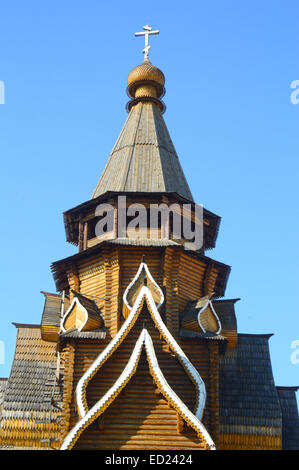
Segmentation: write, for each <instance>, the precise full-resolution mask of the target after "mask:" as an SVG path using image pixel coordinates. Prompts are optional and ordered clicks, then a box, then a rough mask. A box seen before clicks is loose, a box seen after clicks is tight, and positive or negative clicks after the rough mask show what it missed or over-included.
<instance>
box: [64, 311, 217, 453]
mask: <svg viewBox="0 0 299 470" xmlns="http://www.w3.org/2000/svg"><path fill="white" fill-rule="evenodd" d="M145 324H146V328H147V329H148V331H149V333H150V335H151V337H152V339H153V343H154V347H155V351H156V354H157V359H158V362H159V364H160V367H161V370H162V371H163V373H164V375H165V378H166V380H167V381H168V383H169V384H170V386H171V387H172V388H173V390H174V391H175V393H176V394H177V395H178V396H179V397H180V398H181V399H182V400H183V402H184V403H185V404H186V405H187V406H188V407H189V408H190V409H191V410H192V409H193V408H194V405H195V398H196V397H195V389H194V385H193V384H192V382H191V381H190V379H189V377H188V376H187V375H186V373H185V371H184V369H183V368H182V367H181V365H180V363H179V362H178V360H177V359H176V358H175V357H174V356H173V354H172V353H170V352H169V348H168V345H167V344H166V343H165V342H164V341H161V338H160V333H159V332H158V330H157V329H156V327H155V326H154V323H153V320H152V318H151V317H150V314H149V313H148V311H147V309H146V308H144V309H143V311H142V312H141V314H140V316H139V318H138V320H137V322H136V324H135V325H134V327H133V329H132V330H131V331H130V333H129V335H128V336H127V337H126V338H125V340H124V341H123V342H122V344H121V345H120V346H119V348H118V349H117V351H116V352H115V353H114V354H113V355H112V356H111V357H110V358H109V359H108V360H107V362H106V363H105V364H104V365H103V366H102V368H101V369H100V370H99V371H98V373H97V374H96V375H95V377H93V379H92V380H91V381H90V383H89V385H88V388H87V401H88V406H89V408H90V407H92V406H93V405H94V404H95V403H96V402H97V401H98V400H99V399H100V398H101V397H102V396H103V394H104V393H105V392H106V391H107V390H109V388H110V387H111V386H112V385H113V383H114V382H115V380H116V379H117V378H118V377H119V375H120V374H121V372H122V371H123V369H124V367H125V365H126V364H127V362H128V360H129V358H130V355H131V352H132V349H133V347H134V345H135V342H136V340H137V338H138V336H139V334H140V331H141V330H142V328H143V327H144V325H145ZM107 343H108V339H106V340H103V341H101V342H97V343H95V342H92V341H88V342H87V341H85V342H80V343H79V342H78V343H76V353H75V362H74V377H73V380H74V383H73V390H74V389H75V385H76V383H77V382H78V380H79V379H80V378H81V377H82V375H83V373H84V372H85V371H86V370H87V368H88V367H89V366H90V365H91V364H92V362H93V361H94V360H95V358H96V357H97V355H98V354H99V352H100V351H101V350H103V349H104V347H105V346H106V345H107ZM200 346H201V348H199V349H201V354H199V355H198V358H197V363H198V364H199V365H200V367H201V369H204V375H205V377H206V380H207V381H208V378H209V362H210V361H209V357H208V356H209V351H208V347H207V342H203V343H202V344H200ZM190 349H192V348H190ZM193 349H194V346H193ZM189 359H191V358H190V357H189ZM191 362H193V361H192V359H191ZM200 373H201V371H200ZM208 393H209V392H208ZM71 410H72V412H71V422H70V427H72V426H74V424H75V423H76V421H77V416H76V410H75V397H74V394H73V398H72V404H71ZM207 416H208V417H209V415H208V414H207ZM207 421H208V420H207V419H206V418H205V422H207ZM177 426H178V419H177V412H176V411H175V410H174V409H172V407H171V406H169V405H168V403H167V402H166V400H165V399H164V397H163V396H161V395H160V393H159V392H158V391H157V387H156V385H155V384H154V382H153V378H152V377H151V375H150V372H149V369H148V365H147V361H146V359H144V360H142V361H141V363H140V364H139V366H138V368H137V372H136V374H135V375H134V376H133V378H132V379H131V381H130V382H129V384H127V386H126V387H125V389H124V390H123V391H122V392H121V394H120V396H119V397H118V398H117V399H116V400H115V403H113V404H112V405H111V406H110V407H109V408H108V410H106V412H105V413H104V415H103V418H100V419H99V420H98V422H97V424H92V425H91V426H89V427H88V428H87V429H86V430H85V431H84V432H83V434H82V435H81V437H80V438H79V440H78V442H77V444H76V448H94V449H100V448H105V449H151V448H156V449H183V448H184V449H197V448H201V447H202V445H201V444H200V443H199V442H198V439H197V437H196V435H195V434H194V433H193V432H192V431H191V430H190V429H189V430H187V431H186V432H183V433H180V432H178V429H177ZM153 436H157V439H154V437H153ZM157 441H158V443H157Z"/></svg>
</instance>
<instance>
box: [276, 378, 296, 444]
mask: <svg viewBox="0 0 299 470" xmlns="http://www.w3.org/2000/svg"><path fill="white" fill-rule="evenodd" d="M276 389H277V393H278V398H279V402H280V406H281V412H282V448H283V450H299V414H298V406H297V401H296V391H297V390H298V389H299V387H276Z"/></svg>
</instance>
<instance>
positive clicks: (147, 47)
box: [135, 24, 160, 60]
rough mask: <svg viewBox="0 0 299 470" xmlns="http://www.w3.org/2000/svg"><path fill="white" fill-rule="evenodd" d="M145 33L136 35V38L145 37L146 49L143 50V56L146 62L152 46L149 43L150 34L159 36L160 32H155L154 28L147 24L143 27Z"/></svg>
mask: <svg viewBox="0 0 299 470" xmlns="http://www.w3.org/2000/svg"><path fill="white" fill-rule="evenodd" d="M143 29H144V31H141V32H140V33H135V36H144V39H145V48H144V49H143V51H142V52H143V54H144V60H148V53H149V50H150V48H151V46H150V45H149V43H148V37H149V35H150V34H159V33H160V31H158V30H155V31H153V30H152V28H151V27H150V26H149V25H148V24H147V25H145V26H143Z"/></svg>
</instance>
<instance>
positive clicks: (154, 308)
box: [63, 261, 210, 448]
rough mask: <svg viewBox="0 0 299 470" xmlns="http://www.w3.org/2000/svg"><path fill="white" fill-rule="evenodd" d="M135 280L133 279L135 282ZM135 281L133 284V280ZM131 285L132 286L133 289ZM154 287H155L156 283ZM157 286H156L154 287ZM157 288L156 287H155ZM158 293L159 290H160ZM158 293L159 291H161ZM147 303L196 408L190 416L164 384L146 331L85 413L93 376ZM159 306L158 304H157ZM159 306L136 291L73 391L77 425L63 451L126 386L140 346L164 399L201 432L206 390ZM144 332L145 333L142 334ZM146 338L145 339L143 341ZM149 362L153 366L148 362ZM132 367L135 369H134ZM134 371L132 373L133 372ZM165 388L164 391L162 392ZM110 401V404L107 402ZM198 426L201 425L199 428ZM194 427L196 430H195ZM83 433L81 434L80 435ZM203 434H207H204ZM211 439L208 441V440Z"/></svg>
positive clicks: (148, 292) (143, 291) (147, 293)
mask: <svg viewBox="0 0 299 470" xmlns="http://www.w3.org/2000/svg"><path fill="white" fill-rule="evenodd" d="M142 269H144V271H145V272H146V274H147V275H148V276H150V278H151V279H152V277H151V275H150V272H149V270H148V267H147V266H146V263H145V262H144V261H142V263H141V266H140V267H139V269H138V272H137V274H138V273H139V274H140V273H141V271H142ZM135 278H136V279H137V278H138V276H137V275H136V276H135ZM135 278H134V279H135ZM133 281H134V280H133ZM133 281H132V283H131V285H133ZM155 284H156V283H155ZM156 285H157V284H156ZM157 287H158V288H159V286H157ZM159 289H160V288H159ZM160 291H161V290H160ZM126 292H127V290H126V291H125V293H124V298H125V295H126ZM163 300H164V296H163V293H162V291H161V302H162V301H163ZM144 303H146V305H147V308H148V311H149V313H150V315H151V317H152V319H153V322H154V324H155V326H156V328H157V329H158V330H159V332H160V334H161V336H162V337H163V338H164V340H165V341H166V343H167V344H168V345H169V348H170V349H171V351H172V352H173V353H174V355H175V356H176V358H177V359H178V360H179V362H180V363H181V365H182V367H183V368H184V370H185V372H186V374H187V375H188V377H189V378H190V380H191V381H192V383H193V384H194V386H195V390H196V405H195V410H194V413H192V412H191V411H190V410H189V409H188V408H187V407H186V405H185V404H184V403H183V402H182V400H181V399H180V398H179V397H178V396H177V395H176V394H175V392H174V391H173V390H172V389H171V388H170V386H169V384H168V383H167V381H166V379H165V377H164V376H163V374H162V372H161V370H160V368H159V366H158V363H157V359H156V355H155V352H154V350H153V344H152V341H151V339H150V340H149V339H148V336H149V333H148V332H147V330H145V329H143V335H140V336H139V339H138V341H137V342H136V344H135V347H134V350H133V353H132V355H131V358H130V360H129V362H128V364H127V366H126V367H125V369H124V370H123V372H122V373H121V375H120V376H119V379H117V381H116V382H115V384H114V385H113V386H112V387H111V388H110V389H109V390H108V391H107V392H106V393H105V394H104V396H103V397H102V399H101V400H99V401H98V402H97V403H96V404H95V405H94V406H93V407H92V408H91V409H90V410H89V409H88V404H87V399H86V389H87V386H88V383H89V382H90V380H91V379H92V378H93V377H94V375H95V374H96V373H97V372H98V371H99V369H100V368H101V367H102V365H103V364H104V363H105V362H106V361H107V360H108V359H109V357H110V356H111V355H112V354H113V352H114V351H116V349H117V348H118V347H119V345H120V344H121V343H122V342H123V340H124V339H125V338H126V336H127V335H128V333H129V332H130V330H131V329H132V328H133V326H134V324H135V323H136V320H137V318H138V317H139V314H140V312H141V311H142V308H143V306H144ZM158 305H159V304H158ZM158 305H157V303H156V302H155V300H154V298H153V295H152V292H151V290H150V288H149V287H148V286H147V285H143V286H142V287H141V288H140V289H139V290H138V294H137V297H136V299H135V301H134V305H133V306H132V307H130V304H128V306H129V308H130V313H129V315H128V317H127V319H126V320H125V322H124V323H123V325H122V327H121V328H120V330H119V331H118V333H117V334H116V336H115V337H114V338H113V339H112V340H111V341H110V343H109V344H108V345H107V346H106V348H105V349H104V350H103V351H102V352H101V353H100V354H99V356H98V357H97V358H96V360H95V361H94V362H93V363H92V364H91V366H90V367H89V368H88V370H87V371H86V372H85V373H84V374H83V376H82V377H81V378H80V380H79V381H78V384H77V387H76V402H77V409H78V412H79V419H80V420H79V422H78V423H77V425H76V426H75V427H74V428H73V430H72V431H71V432H70V433H69V435H68V436H67V438H66V440H65V443H64V444H63V446H64V447H63V448H71V447H69V446H73V445H74V444H71V443H72V442H73V439H75V437H76V435H77V434H76V433H77V431H78V432H79V431H80V433H81V432H82V431H83V429H85V428H86V427H87V426H88V425H89V424H90V423H91V422H92V421H93V420H94V419H95V418H94V415H95V414H96V416H99V415H100V414H101V413H102V411H101V410H103V411H104V409H106V408H107V407H108V406H109V404H110V403H111V402H112V401H113V400H114V398H115V397H116V396H117V394H118V393H119V392H117V391H118V390H121V389H122V388H123V387H124V386H125V384H126V383H127V382H128V380H129V379H130V377H131V376H132V375H133V373H134V371H135V370H136V367H137V362H138V361H137V359H138V360H139V357H140V354H141V349H142V347H143V346H142V345H143V343H145V344H146V351H147V355H148V358H149V364H150V370H151V373H152V375H153V377H154V378H155V380H156V381H157V384H158V383H159V384H160V385H159V387H160V388H161V392H162V393H163V394H164V396H165V397H166V399H167V400H168V401H169V403H171V404H172V406H173V407H174V408H175V409H176V410H177V412H178V413H179V414H180V415H181V416H182V418H183V419H185V420H186V421H187V422H188V424H189V425H190V426H191V427H193V428H194V429H196V430H197V431H198V432H200V431H199V430H200V429H202V428H201V426H202V424H201V423H200V420H201V419H202V415H203V411H204V408H205V401H206V389H205V384H204V382H203V380H202V378H201V376H200V375H199V373H198V371H197V370H196V369H195V367H194V366H193V365H192V363H191V362H190V361H189V359H188V358H187V356H186V355H185V353H184V352H183V351H182V349H181V348H180V346H179V345H178V343H177V342H176V340H175V339H174V338H173V336H172V335H171V333H170V332H169V330H168V329H167V327H166V325H165V324H164V322H163V321H162V318H161V316H160V314H159V312H158ZM145 331H146V333H145ZM146 338H147V339H146ZM151 360H152V362H151ZM134 364H135V366H136V367H135V366H133V365H134ZM134 367H135V369H134ZM163 386H164V388H163ZM109 400H110V401H109ZM106 405H107V406H106ZM198 423H200V424H198ZM196 426H197V427H196ZM81 430H82V431H81ZM205 432H206V431H205ZM209 439H210V438H209Z"/></svg>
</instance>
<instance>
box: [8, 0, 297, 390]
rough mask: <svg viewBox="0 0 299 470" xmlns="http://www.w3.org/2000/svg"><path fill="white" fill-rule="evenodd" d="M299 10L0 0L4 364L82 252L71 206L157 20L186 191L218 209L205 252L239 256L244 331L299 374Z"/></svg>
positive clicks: (267, 2)
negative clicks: (69, 236)
mask: <svg viewBox="0 0 299 470" xmlns="http://www.w3.org/2000/svg"><path fill="white" fill-rule="evenodd" d="M298 18H299V4H298V1H295V0H289V1H283V0H280V1H277V0H262V1H261V0H259V1H257V0H250V1H249V0H242V1H241V2H240V1H239V0H234V1H232V0H227V1H225V2H224V1H222V0H215V1H213V2H212V1H198V0H196V1H195V0H193V1H184V2H178V1H169V0H167V1H155V0H154V1H153V0H152V1H151V2H146V1H145V2H141V1H126V2H124V1H110V2H104V1H95V0H85V1H84V2H83V1H77V0H72V1H70V0H60V1H57V0H51V1H50V0H43V1H40V0H32V1H29V0H22V1H21V0H19V1H16V0H9V1H8V0H7V1H3V0H2V1H0V45H1V47H0V80H3V81H4V82H5V105H0V156H1V163H0V165H1V166H0V172H1V173H0V178H1V185H0V191H1V231H0V238H1V274H0V277H1V284H0V286H1V288H0V289H1V314H0V340H2V341H4V342H5V352H6V363H5V364H4V365H0V376H7V375H8V374H9V370H10V366H11V361H12V357H13V353H14V345H15V336H16V329H15V328H14V326H12V324H11V322H13V321H14V322H24V323H39V322H40V318H41V313H42V308H43V296H42V295H41V294H40V293H39V292H40V290H47V291H55V286H54V282H53V279H52V275H51V272H50V264H51V262H52V261H55V260H58V259H61V258H64V257H66V256H68V255H71V254H73V253H75V248H74V247H73V246H71V245H68V244H67V243H66V241H65V233H64V226H63V220H62V212H63V211H64V210H67V209H70V208H72V207H74V206H76V205H77V204H79V203H81V202H84V201H86V200H88V199H89V197H90V195H91V192H92V190H93V188H94V186H95V184H96V182H97V179H98V177H99V175H100V173H101V171H102V169H103V167H104V165H105V162H106V160H107V158H108V156H109V153H110V151H111V149H112V147H113V145H114V143H115V140H116V138H117V136H118V134H119V132H120V130H121V127H122V125H123V123H124V121H125V119H126V111H125V104H126V101H127V97H126V93H125V90H126V78H127V74H128V72H129V71H130V69H131V68H133V67H134V66H136V65H137V64H139V63H140V62H141V61H142V53H141V50H142V47H143V40H142V39H141V38H135V37H134V32H135V31H140V30H141V28H142V26H143V25H145V24H147V23H148V24H150V25H151V26H153V27H154V28H158V29H160V31H161V33H160V36H155V37H153V38H152V40H151V44H152V50H151V60H152V62H153V63H154V64H155V65H157V66H159V67H160V68H162V70H163V71H164V73H165V75H166V89H167V93H166V96H165V98H164V99H165V102H166V104H167V111H166V114H165V120H166V123H167V125H168V128H169V131H170V134H171V136H172V139H173V141H174V144H175V147H176V150H177V152H178V155H179V157H180V160H181V163H182V166H183V168H184V171H185V174H186V177H187V179H188V181H189V184H190V187H191V190H192V192H193V196H194V198H195V200H196V201H197V202H198V203H201V204H203V205H204V206H205V207H206V208H207V209H209V210H211V211H213V212H215V213H217V214H219V215H220V216H221V217H222V223H221V228H220V233H219V237H218V243H217V247H216V249H215V250H214V251H213V252H209V253H208V255H209V256H211V257H214V258H215V259H217V260H220V261H222V262H224V263H227V264H229V265H231V266H232V272H231V276H230V279H229V282H228V287H227V295H226V297H227V298H229V297H241V299H242V300H241V301H240V302H239V303H238V304H237V305H236V310H237V317H238V327H239V331H240V332H243V333H245V332H247V333H274V334H275V335H274V337H272V338H271V339H270V350H271V356H272V366H273V373H274V378H275V381H276V383H277V385H299V364H298V365H293V364H292V363H291V360H290V356H291V353H292V350H291V347H290V345H291V343H292V341H294V340H296V339H299V316H298V300H297V293H298V280H299V273H298V259H299V256H298V228H299V222H298V170H299V168H298V166H299V165H298V147H299V145H298V144H299V142H298V140H299V132H298V123H299V105H297V106H295V105H293V104H291V101H290V94H291V90H290V84H291V82H292V81H293V80H296V79H297V80H299V27H298V26H299V25H298Z"/></svg>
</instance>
